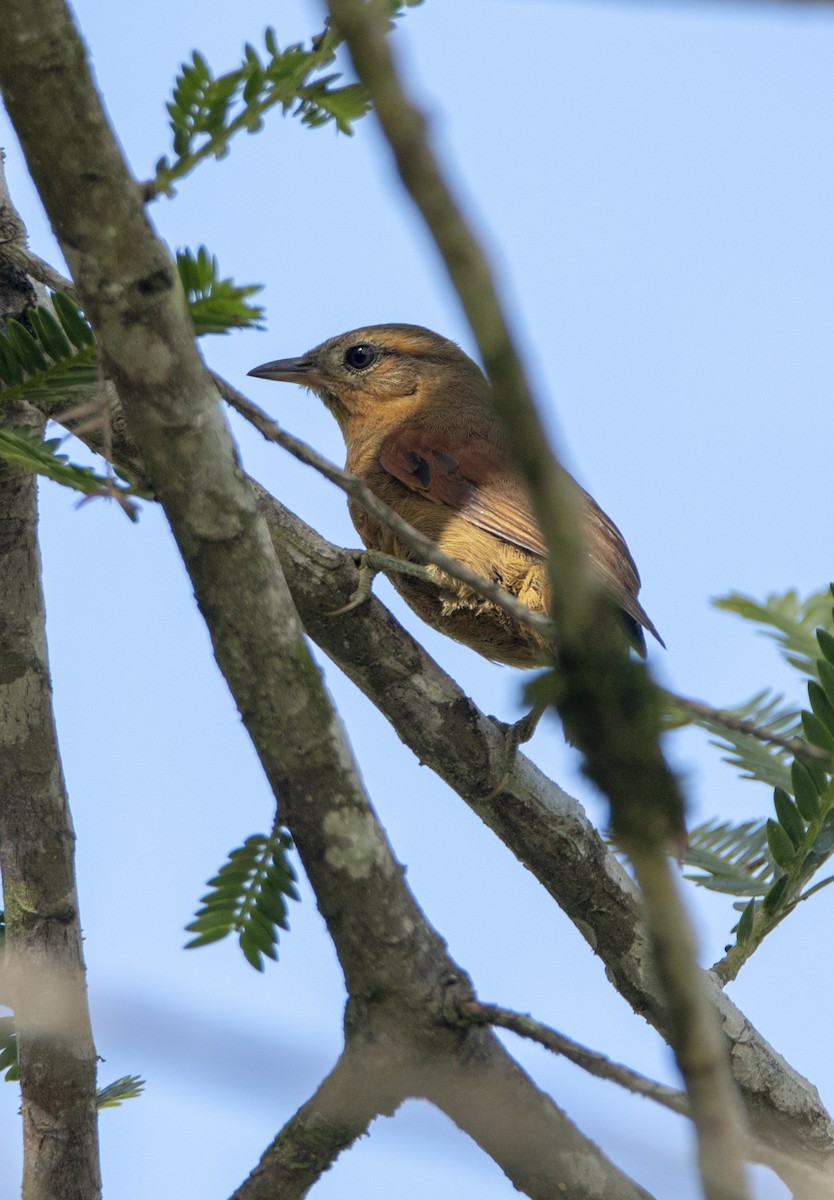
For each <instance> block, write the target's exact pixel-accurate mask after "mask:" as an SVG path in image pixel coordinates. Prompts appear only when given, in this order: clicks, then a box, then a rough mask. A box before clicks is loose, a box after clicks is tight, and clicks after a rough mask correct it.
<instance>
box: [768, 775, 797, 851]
mask: <svg viewBox="0 0 834 1200" xmlns="http://www.w3.org/2000/svg"><path fill="white" fill-rule="evenodd" d="M773 806H774V808H775V809H776V816H777V817H778V819H779V824H780V825H781V826H782V828H783V829H784V831H785V833H787V835H788V837H789V838H790V839H791V842H792V843H793V846H794V849H798V848H799V846H801V844H802V841H803V839H804V837H805V822H804V821H803V820H802V817H801V816H800V815H799V809H798V808H797V807H796V805H795V804H794V802H793V800H791V798H790V796H789V795H788V793H787V792H785V791H783V790H782V788H775V789H774V791H773Z"/></svg>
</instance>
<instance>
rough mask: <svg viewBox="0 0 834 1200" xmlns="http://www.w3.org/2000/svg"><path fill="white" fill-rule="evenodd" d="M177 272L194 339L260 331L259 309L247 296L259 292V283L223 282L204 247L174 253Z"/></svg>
mask: <svg viewBox="0 0 834 1200" xmlns="http://www.w3.org/2000/svg"><path fill="white" fill-rule="evenodd" d="M177 270H178V271H179V276H180V282H181V283H182V287H183V291H184V292H185V297H186V300H187V301H188V311H189V313H190V314H191V320H192V321H193V322H194V332H195V333H196V334H197V337H202V336H203V335H204V334H207V333H231V331H232V330H233V329H263V325H262V324H261V322H262V320H263V316H264V310H263V308H261V307H260V306H259V305H256V304H250V303H249V302H248V297H249V296H254V295H255V293H256V292H260V291H261V290H262V287H263V285H262V284H259V283H250V284H243V285H241V284H237V283H235V282H234V280H232V279H223V278H222V277H221V275H220V268H219V266H218V264H217V259H216V258H215V256H214V255H213V254H210V253H209V251H208V250H207V249H206V247H205V246H200V248H199V249H198V250H197V252H196V254H195V253H194V252H193V251H191V250H188V249H186V250H178V251H177Z"/></svg>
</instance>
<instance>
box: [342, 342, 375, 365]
mask: <svg viewBox="0 0 834 1200" xmlns="http://www.w3.org/2000/svg"><path fill="white" fill-rule="evenodd" d="M377 357H378V355H377V351H376V350H375V349H374V347H373V346H369V345H368V344H367V343H366V342H362V343H361V344H360V345H358V346H350V347H348V349H347V350H346V351H345V366H346V367H353V369H354V371H364V370H366V369H367V368H368V367H370V366H371V364H372V363H375V362H376V360H377Z"/></svg>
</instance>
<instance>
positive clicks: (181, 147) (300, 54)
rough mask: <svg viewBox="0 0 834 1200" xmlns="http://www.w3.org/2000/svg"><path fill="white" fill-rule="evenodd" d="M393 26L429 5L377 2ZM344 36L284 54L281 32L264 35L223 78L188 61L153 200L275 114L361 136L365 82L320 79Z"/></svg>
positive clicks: (147, 191)
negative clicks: (259, 47)
mask: <svg viewBox="0 0 834 1200" xmlns="http://www.w3.org/2000/svg"><path fill="white" fill-rule="evenodd" d="M375 2H376V7H377V8H378V9H379V11H380V13H381V14H382V15H383V16H384V17H385V18H387V19H388V20H389V21H392V22H393V21H394V20H395V19H396V18H397V17H400V16H402V14H403V12H404V11H405V9H406V8H413V7H415V6H416V5H418V4H420V3H422V0H375ZM341 40H342V39H341V37H340V36H339V34H338V33H337V31H336V30H335V28H334V27H333V25H332V24H331V23H330V22H329V21H328V22H327V24H326V25H325V28H324V30H323V31H322V32H321V33H320V34H318V35H317V36H316V37H314V38H312V39H311V41H310V46H309V48H306V47H305V46H303V45H301V43H300V42H295V43H293V44H292V45H290V46H286V47H285V48H284V49H283V50H282V49H281V47H280V46H279V45H278V39H277V36H276V33H275V30H274V29H271V28H269V29H267V30H266V31H265V33H264V49H263V52H261V53H259V52H258V50H256V48H255V47H254V46H253V45H252V44H251V43H247V44H246V46H244V51H243V61H242V63H241V64H240V66H239V67H236V68H235V69H234V70H232V71H227V72H226V74H225V75H219V76H216V75H215V74H214V72H213V71H212V69H211V67H210V66H209V64H208V62H207V61H206V59H205V58H204V56H203V55H202V54H200V52H199V51H198V50H195V51H194V52H193V53H192V55H191V61H190V62H187V63H183V65H182V67H181V68H180V73H179V75H178V76H177V78H176V82H175V84H174V92H173V96H172V98H171V100H170V101H169V102H168V105H167V108H168V117H169V121H170V125H171V131H172V133H173V135H174V146H173V149H174V158H173V159H170V158H168V156H167V155H166V156H164V157H162V158H160V159H159V161H158V162H157V164H156V172H155V174H154V177H153V179H150V180H148V181H147V183H145V184H144V185H143V188H142V191H143V194H144V196H145V198H146V199H148V200H151V199H153V198H154V197H155V196H158V195H159V194H160V193H164V194H166V195H171V194H172V190H173V184H174V183H175V182H176V181H177V180H178V179H183V178H184V177H185V176H186V175H188V174H190V172H191V171H193V170H194V168H195V167H196V166H197V165H198V164H199V163H201V162H202V161H203V160H204V159H207V158H223V157H224V156H225V155H226V154H227V153H228V151H229V143H230V141H231V140H232V138H233V137H235V135H236V134H238V133H241V132H246V133H257V132H258V131H259V130H260V129H261V128H262V127H263V119H264V116H265V115H266V113H267V112H269V110H270V109H271V108H275V107H276V106H278V105H280V107H281V110H282V111H283V113H284V114H286V113H291V114H292V115H293V116H294V117H299V118H300V119H301V123H302V124H303V125H306V126H307V128H308V129H318V128H320V127H321V126H322V125H326V124H328V123H329V122H330V121H333V122H334V123H335V125H336V128H337V129H338V130H339V132H340V133H345V134H347V135H348V136H351V135H352V134H353V126H354V124H355V122H356V121H358V120H360V119H361V118H362V117H364V115H365V114H366V113H367V112H368V111H369V109H370V101H369V100H368V96H367V94H366V91H365V88H364V87H363V86H362V84H360V83H348V84H342V85H341V86H337V83H338V81H339V80H340V79H341V75H340V74H339V73H331V74H324V75H323V74H320V72H322V71H325V70H326V69H327V68H328V67H330V66H332V64H333V63H334V62H335V59H336V51H337V49H338V47H339V45H340V43H341Z"/></svg>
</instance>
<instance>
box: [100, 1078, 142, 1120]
mask: <svg viewBox="0 0 834 1200" xmlns="http://www.w3.org/2000/svg"><path fill="white" fill-rule="evenodd" d="M144 1090H145V1081H144V1079H142V1077H141V1076H140V1075H123V1076H122V1077H121V1079H114V1080H113V1082H112V1083H108V1084H107V1086H106V1087H103V1088H99V1089H98V1092H97V1093H96V1108H97V1109H98V1110H99V1111H101V1109H103V1108H118V1107H119V1105H121V1104H123V1103H124V1101H125V1100H135V1099H136V1097H137V1096H141V1095H142V1092H144Z"/></svg>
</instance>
